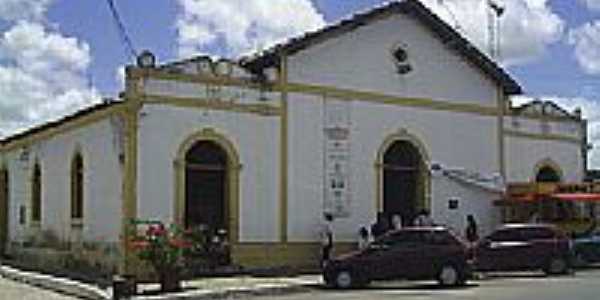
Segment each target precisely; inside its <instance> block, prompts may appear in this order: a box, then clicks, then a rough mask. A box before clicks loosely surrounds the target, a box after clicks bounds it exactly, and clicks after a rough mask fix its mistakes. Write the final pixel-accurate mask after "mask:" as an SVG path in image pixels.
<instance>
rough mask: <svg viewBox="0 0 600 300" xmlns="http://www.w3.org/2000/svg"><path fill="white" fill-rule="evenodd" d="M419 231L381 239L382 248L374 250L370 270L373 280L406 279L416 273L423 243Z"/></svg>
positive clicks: (396, 233)
mask: <svg viewBox="0 0 600 300" xmlns="http://www.w3.org/2000/svg"><path fill="white" fill-rule="evenodd" d="M421 236H422V234H421V233H420V232H419V231H415V230H407V231H398V232H394V233H392V234H390V235H388V236H386V237H384V239H382V241H381V244H382V246H376V248H381V249H376V250H374V251H375V253H373V254H374V260H375V263H374V264H373V265H374V266H376V269H373V270H372V276H373V278H377V279H394V278H407V277H410V276H411V275H412V274H414V273H415V272H416V271H418V266H419V264H418V262H419V261H421V260H422V256H423V243H422V237H421Z"/></svg>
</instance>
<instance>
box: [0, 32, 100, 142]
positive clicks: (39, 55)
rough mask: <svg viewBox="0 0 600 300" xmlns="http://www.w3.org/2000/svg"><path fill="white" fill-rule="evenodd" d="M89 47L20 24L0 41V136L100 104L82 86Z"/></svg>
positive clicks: (73, 40) (2, 36)
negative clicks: (92, 104)
mask: <svg viewBox="0 0 600 300" xmlns="http://www.w3.org/2000/svg"><path fill="white" fill-rule="evenodd" d="M90 61H91V57H90V51H89V46H88V45H87V44H86V43H84V42H81V41H79V40H77V39H75V38H70V37H65V36H63V35H61V34H60V33H58V32H49V31H47V30H46V29H45V28H44V27H43V26H42V25H40V24H38V23H35V22H29V21H20V22H18V23H17V24H15V25H14V26H13V27H11V28H10V29H9V30H8V31H6V32H4V33H3V34H2V35H1V37H0V136H5V135H8V134H11V133H14V132H15V131H21V130H23V129H25V128H27V127H30V126H32V125H35V124H39V123H41V122H45V121H49V120H51V119H56V118H58V117H60V116H62V115H65V114H69V113H72V112H74V111H76V110H78V109H81V107H82V106H85V105H89V104H91V103H94V102H98V101H100V96H99V95H98V93H97V92H96V91H95V90H94V89H90V88H88V87H87V82H86V75H85V72H86V71H87V68H88V67H89V64H90Z"/></svg>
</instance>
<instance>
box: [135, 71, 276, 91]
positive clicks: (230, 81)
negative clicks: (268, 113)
mask: <svg viewBox="0 0 600 300" xmlns="http://www.w3.org/2000/svg"><path fill="white" fill-rule="evenodd" d="M129 72H130V74H131V76H132V78H133V79H144V78H152V79H157V80H172V81H181V82H189V83H204V84H211V85H223V86H243V87H250V88H257V89H258V88H260V86H261V85H260V84H259V83H257V82H255V81H252V80H250V79H249V78H234V77H219V76H208V75H203V74H194V75H192V74H183V73H169V72H166V71H163V70H159V69H139V68H130V71H129ZM268 85H274V83H268Z"/></svg>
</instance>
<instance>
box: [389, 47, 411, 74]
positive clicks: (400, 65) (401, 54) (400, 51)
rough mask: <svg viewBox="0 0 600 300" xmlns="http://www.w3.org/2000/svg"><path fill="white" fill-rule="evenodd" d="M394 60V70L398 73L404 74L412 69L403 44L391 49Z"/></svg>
mask: <svg viewBox="0 0 600 300" xmlns="http://www.w3.org/2000/svg"><path fill="white" fill-rule="evenodd" d="M392 56H393V57H394V62H395V63H396V71H397V72H398V74H401V75H404V74H407V73H409V72H410V71H412V67H411V65H410V63H409V61H408V52H406V49H405V48H404V47H403V46H398V47H396V48H395V49H394V50H393V51H392Z"/></svg>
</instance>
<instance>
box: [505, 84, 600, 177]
mask: <svg viewBox="0 0 600 300" xmlns="http://www.w3.org/2000/svg"><path fill="white" fill-rule="evenodd" d="M540 99H542V100H544V101H552V102H554V103H556V104H558V105H559V106H561V107H562V108H564V109H566V110H567V111H573V110H575V109H576V108H580V109H581V111H582V115H583V117H584V118H585V119H587V120H588V142H589V143H591V144H593V145H594V149H592V151H590V152H589V153H588V157H589V161H588V164H589V167H590V168H596V169H599V168H600V102H599V101H595V100H590V99H587V98H583V97H576V98H566V97H557V96H545V97H541V98H540ZM511 100H512V101H513V103H514V104H515V105H521V104H523V103H526V102H530V101H532V100H534V99H533V98H531V97H527V96H516V97H512V98H511Z"/></svg>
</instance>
